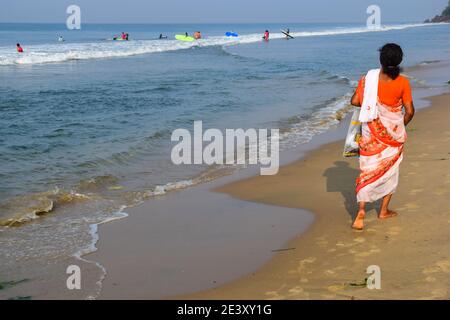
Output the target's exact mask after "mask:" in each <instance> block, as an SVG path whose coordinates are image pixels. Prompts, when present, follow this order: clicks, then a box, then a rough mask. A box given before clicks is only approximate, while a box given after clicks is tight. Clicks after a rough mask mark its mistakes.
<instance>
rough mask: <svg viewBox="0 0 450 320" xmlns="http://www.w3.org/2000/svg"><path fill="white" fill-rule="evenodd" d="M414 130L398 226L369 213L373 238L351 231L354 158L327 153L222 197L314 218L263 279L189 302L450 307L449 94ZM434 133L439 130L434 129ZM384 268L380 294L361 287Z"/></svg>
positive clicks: (397, 202) (336, 147) (258, 275)
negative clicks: (419, 302) (395, 302)
mask: <svg viewBox="0 0 450 320" xmlns="http://www.w3.org/2000/svg"><path fill="white" fill-rule="evenodd" d="M430 101H431V103H432V106H431V107H430V108H427V109H425V110H422V111H420V112H419V113H418V114H417V115H416V118H415V119H414V121H413V123H411V124H410V126H409V127H408V136H409V141H408V142H407V146H406V152H405V160H404V163H403V164H402V167H401V174H400V175H401V180H400V184H399V189H398V191H397V193H396V194H395V196H394V198H393V203H392V205H393V208H394V209H395V210H397V211H398V212H399V216H398V217H397V218H393V219H390V220H385V221H381V220H378V219H377V211H376V209H377V205H376V204H375V205H374V206H371V207H369V211H368V217H367V221H366V229H365V230H364V231H363V232H357V231H352V230H351V229H350V225H351V222H352V218H353V215H354V214H355V205H356V204H355V191H354V181H355V178H356V176H357V175H358V167H357V165H358V163H357V159H356V158H352V159H343V158H342V156H341V151H342V143H341V142H337V143H332V144H328V145H326V146H324V147H322V148H320V149H319V150H317V151H315V152H313V153H311V154H310V155H309V156H308V157H307V158H305V159H303V160H301V161H298V162H296V163H293V164H291V165H288V166H285V167H283V168H282V169H281V170H280V173H279V174H278V175H276V176H272V177H262V176H258V177H254V178H250V179H247V180H244V181H240V182H237V183H233V184H230V185H227V186H224V187H222V188H220V189H219V190H217V191H219V192H225V193H227V194H230V195H232V196H233V197H236V198H238V199H245V200H247V201H252V202H259V203H266V204H271V205H275V206H279V207H289V208H305V209H308V210H310V211H312V212H314V213H315V214H316V216H317V219H316V221H315V223H314V224H313V226H312V227H311V228H310V229H309V230H308V231H307V232H306V233H305V234H303V235H301V236H300V237H298V238H296V239H295V240H293V241H292V242H291V243H290V244H289V245H288V246H287V247H290V248H294V249H292V250H289V251H285V252H281V253H278V254H277V255H276V257H275V258H274V259H272V260H271V261H270V262H269V263H267V264H266V265H265V266H264V267H263V268H261V269H260V270H259V271H257V272H255V273H253V274H251V275H249V276H246V277H243V278H241V279H239V280H237V281H234V282H232V283H230V284H227V285H225V286H222V287H219V288H217V289H214V290H208V291H205V292H202V293H199V294H194V295H189V296H187V297H186V296H183V297H182V298H190V299H448V298H450V291H449V288H450V241H449V240H450V233H449V231H450V212H449V210H448V208H447V205H446V200H447V198H446V197H447V196H448V194H449V187H450V174H449V170H448V168H449V162H450V130H449V129H448V120H447V119H448V117H449V116H450V109H449V108H448V107H449V105H450V94H446V95H441V96H437V97H433V98H430ZM436 128H441V129H438V130H436ZM370 265H378V266H379V267H380V268H381V279H382V280H381V282H382V285H381V290H369V289H367V288H366V287H365V286H364V282H365V278H366V277H367V274H366V268H367V267H368V266H370Z"/></svg>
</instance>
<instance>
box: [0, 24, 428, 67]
mask: <svg viewBox="0 0 450 320" xmlns="http://www.w3.org/2000/svg"><path fill="white" fill-rule="evenodd" d="M430 25H433V24H429V23H428V24H401V25H390V26H383V27H381V28H380V29H376V30H371V29H368V28H366V27H359V28H356V27H355V28H334V29H327V30H321V31H320V30H319V31H304V32H292V33H291V35H292V36H294V37H318V36H335V35H345V34H356V33H368V32H386V31H391V30H402V29H407V28H415V27H423V26H430ZM284 37H285V35H284V34H282V33H272V34H271V36H270V38H271V39H282V38H284ZM259 41H262V36H261V34H248V35H242V36H240V37H238V38H227V37H224V36H215V37H209V38H205V39H201V40H198V41H195V42H180V41H177V40H133V41H129V42H115V41H102V42H87V43H64V44H60V43H58V44H45V45H44V44H40V45H30V46H28V47H25V52H24V53H23V54H17V53H16V52H14V51H13V50H12V49H11V47H9V46H8V47H5V46H0V66H2V65H3V66H8V65H33V64H44V63H58V62H65V61H73V60H89V59H105V58H119V57H128V56H134V55H141V54H150V53H158V52H168V51H176V50H186V49H190V48H193V47H208V46H227V45H237V44H248V43H255V42H259Z"/></svg>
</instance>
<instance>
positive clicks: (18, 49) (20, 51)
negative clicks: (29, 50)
mask: <svg viewBox="0 0 450 320" xmlns="http://www.w3.org/2000/svg"><path fill="white" fill-rule="evenodd" d="M16 49H17V52H18V53H23V49H22V47H21V46H20V43H18V44H17V45H16Z"/></svg>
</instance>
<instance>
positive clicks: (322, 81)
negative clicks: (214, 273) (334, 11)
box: [0, 23, 450, 278]
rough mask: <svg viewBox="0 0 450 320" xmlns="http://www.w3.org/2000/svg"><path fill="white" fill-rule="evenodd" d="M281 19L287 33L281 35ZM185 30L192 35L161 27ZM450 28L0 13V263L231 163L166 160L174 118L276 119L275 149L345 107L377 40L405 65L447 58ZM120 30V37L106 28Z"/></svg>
mask: <svg viewBox="0 0 450 320" xmlns="http://www.w3.org/2000/svg"><path fill="white" fill-rule="evenodd" d="M285 27H289V28H290V29H291V34H292V35H293V36H295V39H293V40H286V39H284V36H283V35H282V34H281V33H280V32H279V30H280V29H282V28H285ZM265 29H269V30H271V32H272V34H271V40H270V41H269V42H264V41H262V39H261V37H262V33H263V31H264V30H265ZM196 30H201V31H202V34H203V37H204V38H203V39H201V40H199V41H196V42H194V43H184V42H178V41H176V40H173V39H174V35H175V34H178V33H181V34H184V32H189V33H191V34H192V33H193V32H194V31H196ZM449 30H450V26H449V25H442V24H437V25H423V24H415V23H411V24H390V25H386V26H384V27H383V28H382V29H381V30H377V31H368V30H367V29H366V28H365V26H362V25H355V24H346V25H344V24H340V25H333V24H290V25H289V26H285V25H262V24H260V25H258V24H254V25H247V24H244V25H237V24H236V25H221V24H214V25H83V26H82V30H76V31H68V30H66V29H65V26H64V25H56V24H0V92H1V96H0V225H2V226H3V227H0V230H1V232H0V242H1V246H0V260H1V261H2V263H1V266H0V275H4V276H5V277H9V278H17V277H25V276H26V277H29V278H30V277H31V278H33V276H37V275H38V274H39V272H38V271H36V270H35V269H36V267H32V266H31V265H33V266H39V267H40V268H41V267H43V266H45V265H46V264H47V263H48V260H49V257H52V258H54V259H56V260H57V259H59V258H61V259H62V258H64V257H67V256H71V255H78V256H80V255H81V253H86V252H89V250H93V249H94V248H93V239H94V240H95V236H93V233H92V230H93V227H92V226H95V224H98V223H101V222H102V221H105V220H110V219H114V218H120V217H123V216H125V213H124V212H123V211H124V208H126V207H127V206H131V205H135V204H137V203H140V202H141V201H143V200H145V199H149V198H151V197H153V196H155V195H161V194H164V193H165V192H169V191H171V190H175V189H180V188H185V187H189V186H191V185H194V184H197V183H201V182H203V181H207V180H209V179H213V178H214V177H216V176H220V175H222V174H227V173H229V172H230V171H233V170H235V169H236V168H233V167H231V168H230V167H206V166H203V165H196V166H175V165H173V164H172V163H171V161H170V152H171V147H172V146H173V143H171V141H170V137H171V133H172V131H173V130H174V129H177V128H186V129H190V130H192V126H193V121H195V120H202V121H203V126H204V128H205V129H206V128H219V129H225V128H244V129H246V128H280V130H281V133H282V141H281V148H282V149H288V148H292V147H294V146H296V145H298V144H302V143H307V142H308V141H309V140H310V139H311V137H312V136H314V135H315V134H318V133H320V132H323V131H324V130H327V129H328V128H329V127H330V126H333V125H334V124H336V123H337V122H338V121H339V120H340V119H341V118H342V117H343V115H345V113H346V112H348V110H350V109H349V106H348V101H349V97H350V95H351V93H352V91H353V89H354V86H355V85H356V83H357V80H358V79H359V77H360V76H361V75H362V74H363V73H364V72H366V71H367V69H369V68H373V67H377V61H378V52H377V49H378V48H379V47H381V46H382V45H383V44H384V43H386V42H397V43H399V44H400V45H402V47H403V48H404V51H405V53H406V56H405V61H404V65H405V66H414V65H417V64H420V63H429V62H432V61H436V60H443V59H448V57H450V33H449ZM122 31H125V32H128V33H129V34H130V39H131V40H130V41H128V42H115V41H110V40H108V39H111V38H112V37H113V36H114V35H118V34H120V32H122ZM226 31H235V32H238V33H239V34H240V36H239V38H237V39H227V38H226V37H224V33H225V32H226ZM160 33H163V34H165V35H167V36H168V39H167V40H158V39H157V37H158V36H159V34H160ZM59 35H62V36H63V37H64V38H65V42H63V43H59V42H57V41H56V40H57V37H58V36H59ZM17 42H20V43H21V44H22V47H23V48H24V51H25V52H24V54H21V55H19V54H17V53H16V52H15V44H16V43H17ZM412 81H417V80H415V79H413V80H412ZM125 211H126V209H125ZM18 264H21V265H22V268H21V269H20V270H21V271H20V272H19V271H18V269H17V265H18ZM23 264H25V266H23ZM27 264H28V265H29V267H26V266H27Z"/></svg>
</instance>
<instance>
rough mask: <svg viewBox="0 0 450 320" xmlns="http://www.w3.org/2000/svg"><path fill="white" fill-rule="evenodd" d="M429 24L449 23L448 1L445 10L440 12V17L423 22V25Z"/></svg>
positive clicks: (449, 10) (449, 4)
mask: <svg viewBox="0 0 450 320" xmlns="http://www.w3.org/2000/svg"><path fill="white" fill-rule="evenodd" d="M429 22H449V23H450V0H449V2H448V5H447V8H445V9H444V11H442V13H441V15H440V16H439V15H437V16H435V17H434V18H433V19H427V20H425V23H429Z"/></svg>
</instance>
